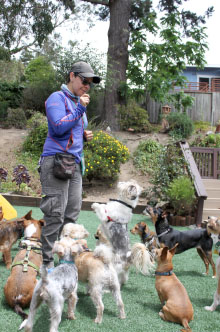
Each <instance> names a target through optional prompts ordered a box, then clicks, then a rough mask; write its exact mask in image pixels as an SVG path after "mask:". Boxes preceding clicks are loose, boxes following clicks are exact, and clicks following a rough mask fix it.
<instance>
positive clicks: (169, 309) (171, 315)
mask: <svg viewBox="0 0 220 332" xmlns="http://www.w3.org/2000/svg"><path fill="white" fill-rule="evenodd" d="M177 245H178V244H176V245H175V247H173V248H172V249H170V250H169V249H168V247H164V248H161V249H155V253H156V254H155V259H156V261H157V269H156V272H155V276H156V282H155V287H156V290H157V293H158V296H159V299H160V301H161V303H162V304H163V307H162V309H161V311H160V312H159V315H160V317H161V318H162V319H164V320H165V321H170V322H174V323H179V324H182V325H183V326H184V329H183V330H181V331H187V332H190V331H191V329H190V327H189V322H190V321H191V320H192V319H193V306H192V303H191V302H190V299H189V296H188V294H187V291H186V289H185V287H184V286H183V284H182V283H181V282H180V281H179V279H178V278H177V277H176V275H175V273H173V264H172V258H173V255H174V254H175V250H176V247H177ZM164 302H165V304H164Z"/></svg>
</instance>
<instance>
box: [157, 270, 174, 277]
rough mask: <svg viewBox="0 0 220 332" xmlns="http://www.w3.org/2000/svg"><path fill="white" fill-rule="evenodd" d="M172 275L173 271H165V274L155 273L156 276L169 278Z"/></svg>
mask: <svg viewBox="0 0 220 332" xmlns="http://www.w3.org/2000/svg"><path fill="white" fill-rule="evenodd" d="M172 274H173V270H170V271H167V272H159V271H155V275H156V276H171V275H172Z"/></svg>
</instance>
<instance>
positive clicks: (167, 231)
mask: <svg viewBox="0 0 220 332" xmlns="http://www.w3.org/2000/svg"><path fill="white" fill-rule="evenodd" d="M169 231H170V228H168V229H167V230H166V231H165V232H163V233H161V234H159V235H157V237H158V238H159V237H161V236H163V235H165V234H167V233H169Z"/></svg>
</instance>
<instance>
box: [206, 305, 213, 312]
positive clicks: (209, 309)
mask: <svg viewBox="0 0 220 332" xmlns="http://www.w3.org/2000/svg"><path fill="white" fill-rule="evenodd" d="M204 309H205V310H207V311H214V310H215V308H213V307H212V306H210V307H209V306H206V307H204Z"/></svg>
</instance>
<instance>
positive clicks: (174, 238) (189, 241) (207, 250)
mask: <svg viewBox="0 0 220 332" xmlns="http://www.w3.org/2000/svg"><path fill="white" fill-rule="evenodd" d="M144 214H148V215H149V216H150V217H151V219H152V221H153V223H154V225H155V229H156V233H157V237H158V240H159V242H160V246H161V247H168V248H169V249H171V248H173V247H174V246H175V245H176V244H177V243H178V246H177V248H176V254H180V253H182V252H184V251H186V250H188V249H191V248H196V249H197V252H198V254H199V256H200V257H201V259H202V260H203V262H204V264H205V268H206V272H205V273H206V275H208V273H209V264H211V266H212V270H213V278H214V277H216V268H215V263H214V261H213V259H212V246H213V239H212V237H211V232H210V230H209V228H206V229H203V228H195V229H192V230H187V231H179V230H176V229H174V228H173V227H170V225H169V223H168V220H167V213H166V211H163V210H162V209H161V208H153V207H151V206H150V205H147V207H146V208H145V210H144Z"/></svg>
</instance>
